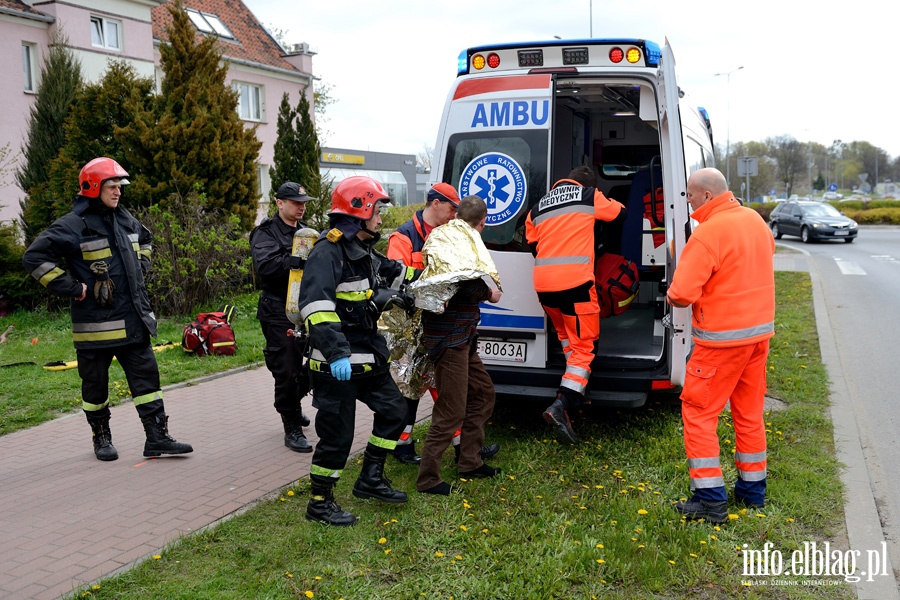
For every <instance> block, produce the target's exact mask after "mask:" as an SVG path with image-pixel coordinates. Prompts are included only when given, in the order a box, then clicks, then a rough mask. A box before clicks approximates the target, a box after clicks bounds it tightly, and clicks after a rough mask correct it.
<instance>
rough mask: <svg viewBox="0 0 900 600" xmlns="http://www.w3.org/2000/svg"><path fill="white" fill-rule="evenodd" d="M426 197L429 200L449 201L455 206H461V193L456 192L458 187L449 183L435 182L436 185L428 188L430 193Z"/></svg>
mask: <svg viewBox="0 0 900 600" xmlns="http://www.w3.org/2000/svg"><path fill="white" fill-rule="evenodd" d="M426 197H427V198H428V200H439V201H441V202H449V203H450V204H452V205H453V207H454V208H459V195H458V194H457V193H456V189H454V187H453V186H452V185H450V184H449V183H436V184H434V187H432V188H431V189H430V190H428V195H427V196H426Z"/></svg>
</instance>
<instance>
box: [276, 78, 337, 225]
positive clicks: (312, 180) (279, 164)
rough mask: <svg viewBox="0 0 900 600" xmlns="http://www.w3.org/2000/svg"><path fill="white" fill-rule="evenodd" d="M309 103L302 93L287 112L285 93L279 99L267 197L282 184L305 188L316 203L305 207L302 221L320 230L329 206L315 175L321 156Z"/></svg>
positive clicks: (323, 184) (326, 193)
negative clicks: (293, 183) (288, 182)
mask: <svg viewBox="0 0 900 600" xmlns="http://www.w3.org/2000/svg"><path fill="white" fill-rule="evenodd" d="M310 114H311V110H310V104H309V99H308V98H307V97H306V93H305V90H304V91H301V93H300V101H299V102H298V103H297V108H296V109H294V108H291V106H290V100H289V98H288V95H287V93H285V94H284V96H282V98H281V105H280V107H279V109H278V137H277V139H276V140H275V154H274V160H273V164H272V167H270V168H269V179H270V180H271V182H272V190H271V192H270V195H271V197H272V198H273V199H274V198H275V192H276V191H277V190H278V186H280V185H281V184H282V183H284V182H285V181H296V182H297V183H299V184H300V185H302V186H304V187H305V188H306V191H307V193H308V194H309V195H310V196H312V197H314V198H317V200H314V201H310V202H309V203H307V207H306V215H305V216H304V217H303V220H304V221H305V222H306V223H308V224H310V225H312V226H313V227H316V228H318V229H321V228H323V227H324V226H325V223H326V219H325V215H326V213H327V212H328V208H329V207H330V206H331V199H330V197H326V196H330V189H329V187H330V186H328V184H327V182H323V181H322V178H321V175H320V174H319V156H320V154H321V152H322V150H321V148H320V146H319V138H318V135H317V134H316V128H315V124H314V123H313V120H312V117H311V116H310Z"/></svg>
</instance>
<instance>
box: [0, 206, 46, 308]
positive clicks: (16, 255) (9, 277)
mask: <svg viewBox="0 0 900 600" xmlns="http://www.w3.org/2000/svg"><path fill="white" fill-rule="evenodd" d="M21 240H22V235H21V232H20V231H19V227H18V225H17V224H16V223H15V222H13V223H5V224H0V310H2V311H4V312H5V311H8V310H14V309H16V308H24V309H25V310H34V309H35V308H37V307H38V306H40V305H41V304H42V303H44V302H45V301H46V300H47V293H46V291H45V290H44V288H43V286H41V284H39V283H38V282H36V281H35V280H34V279H33V278H32V277H31V275H29V274H28V273H27V272H26V271H25V268H24V267H23V266H22V255H23V254H25V246H24V245H23V244H22V241H21Z"/></svg>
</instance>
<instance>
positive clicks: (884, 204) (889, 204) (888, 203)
mask: <svg viewBox="0 0 900 600" xmlns="http://www.w3.org/2000/svg"><path fill="white" fill-rule="evenodd" d="M867 208H869V209H873V208H897V209H900V200H872V201H871V202H869V204H868V205H867Z"/></svg>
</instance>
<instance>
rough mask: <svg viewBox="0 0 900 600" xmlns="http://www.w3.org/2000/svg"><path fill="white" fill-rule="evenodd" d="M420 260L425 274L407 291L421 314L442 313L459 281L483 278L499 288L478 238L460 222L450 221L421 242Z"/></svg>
mask: <svg viewBox="0 0 900 600" xmlns="http://www.w3.org/2000/svg"><path fill="white" fill-rule="evenodd" d="M422 257H423V259H424V262H425V270H424V271H423V272H422V276H421V277H419V279H418V280H417V281H414V282H413V283H411V284H409V286H408V287H407V290H408V291H409V292H410V293H411V294H413V295H414V296H415V298H416V306H417V307H419V308H421V309H423V310H428V311H431V312H434V313H439V314H440V313H443V312H444V307H445V306H446V304H447V301H448V300H450V298H452V297H453V294H455V293H456V289H457V287H458V286H457V282H460V281H466V280H469V279H481V278H482V277H485V276H487V277H490V278H491V279H492V280H493V282H494V284H496V286H497V287H498V288H500V273H498V272H497V267H496V265H494V259H493V258H491V255H490V253H488V250H487V248H486V247H485V245H484V242H483V241H482V239H481V234H480V233H479V232H478V231H476V230H475V229H474V228H473V227H472V226H471V225H469V224H468V223H466V222H465V221H463V220H462V219H453V220H452V221H450V222H449V223H447V224H446V225H441V226H440V227H436V228H435V229H433V230H432V232H431V233H430V234H429V236H428V239H427V240H425V247H424V248H422ZM501 289H502V288H501Z"/></svg>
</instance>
